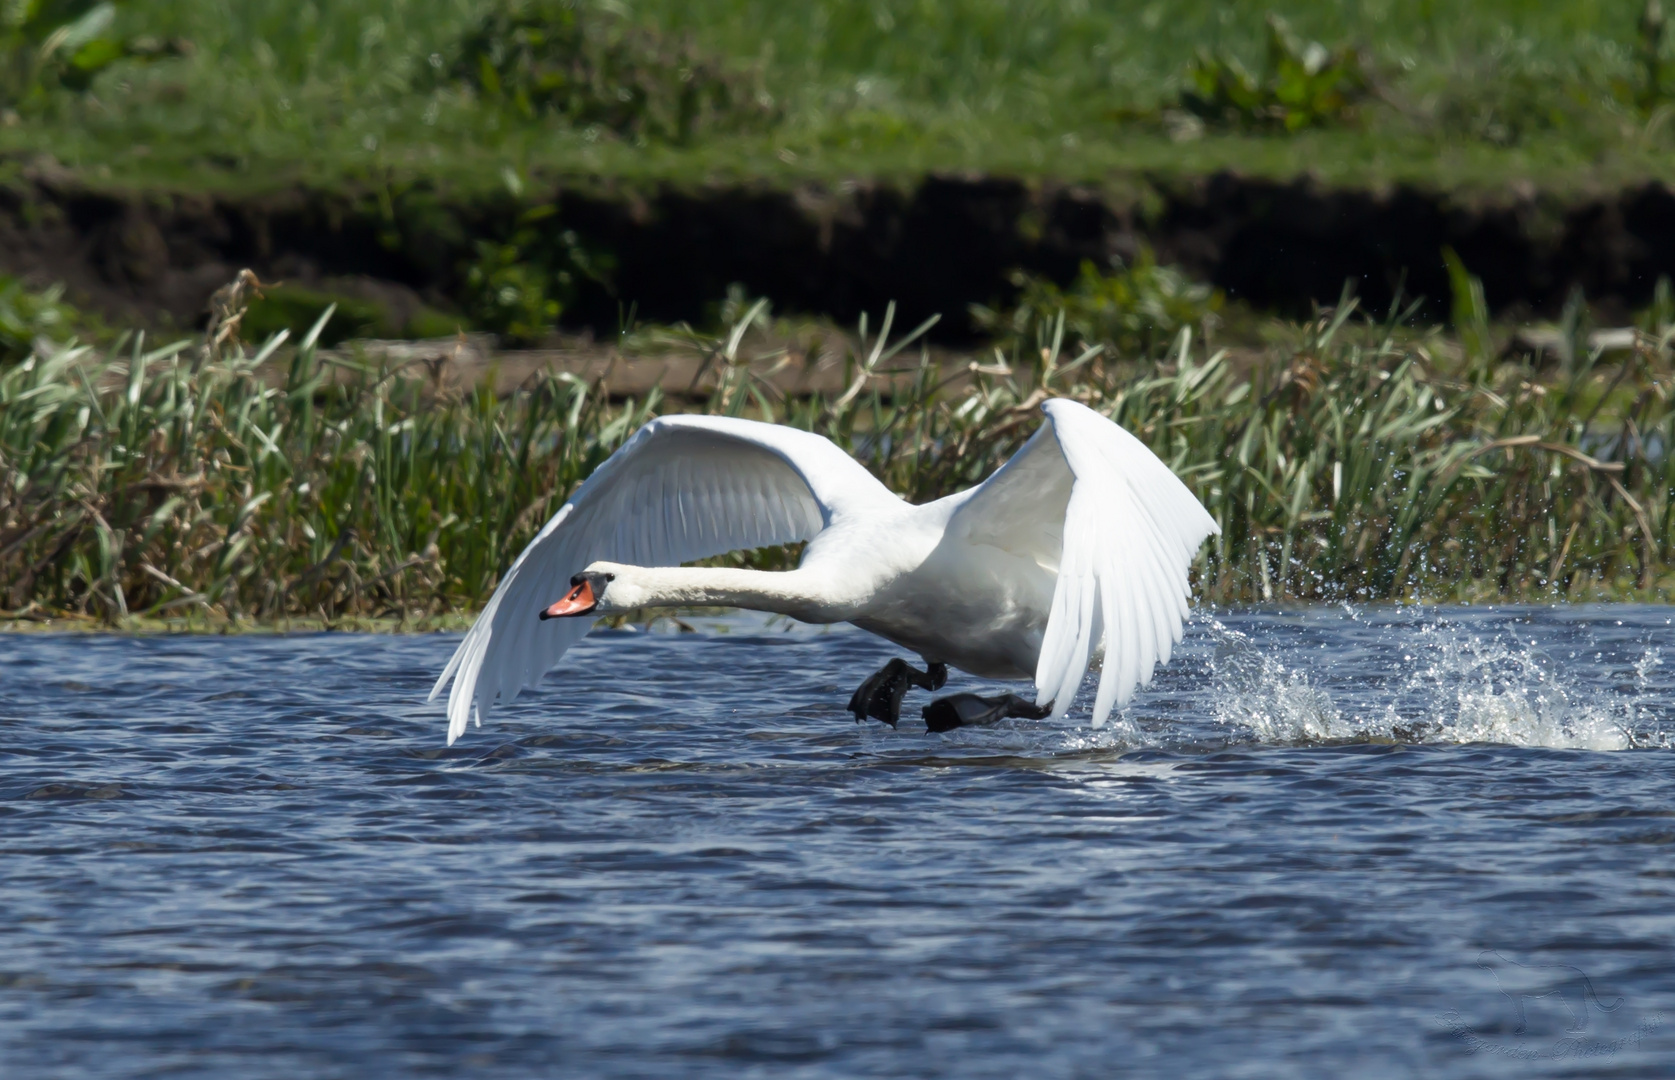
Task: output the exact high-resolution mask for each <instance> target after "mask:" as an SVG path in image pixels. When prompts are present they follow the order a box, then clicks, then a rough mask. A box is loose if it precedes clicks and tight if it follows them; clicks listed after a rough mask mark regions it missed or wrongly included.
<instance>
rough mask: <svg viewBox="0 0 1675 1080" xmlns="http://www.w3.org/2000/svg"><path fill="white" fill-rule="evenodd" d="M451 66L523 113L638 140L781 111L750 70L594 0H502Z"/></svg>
mask: <svg viewBox="0 0 1675 1080" xmlns="http://www.w3.org/2000/svg"><path fill="white" fill-rule="evenodd" d="M448 71H449V74H450V75H451V76H452V77H454V78H455V79H458V80H460V81H462V82H464V83H467V84H469V85H471V86H473V87H475V88H476V89H477V90H478V91H479V92H480V93H482V94H483V95H484V96H485V97H486V98H488V99H490V100H494V101H499V102H504V103H505V104H507V105H509V106H510V107H511V108H513V109H514V110H516V111H517V112H519V113H521V114H523V115H524V116H528V117H536V116H541V115H553V116H558V117H561V118H563V119H565V120H567V121H569V122H570V123H571V124H573V125H575V126H577V127H589V126H597V127H599V128H604V129H606V130H609V131H612V132H614V133H616V134H617V135H620V136H624V137H627V138H634V139H662V140H667V141H671V142H685V141H687V140H689V139H691V138H692V137H693V136H695V135H698V134H700V133H710V132H715V131H736V130H743V129H753V128H761V127H765V126H767V125H769V124H771V123H772V122H773V121H774V120H776V119H777V117H778V113H777V112H776V110H775V109H774V107H773V100H772V98H770V97H769V96H768V95H767V93H766V91H764V90H762V89H761V88H760V86H759V85H757V82H756V80H755V79H754V78H753V77H752V76H750V75H748V74H741V73H738V72H735V71H733V70H731V69H730V68H729V66H728V65H727V63H726V62H725V61H724V60H723V59H722V58H720V57H718V56H715V55H712V54H709V53H706V52H704V51H702V50H700V49H699V48H698V47H697V46H695V45H694V44H693V43H692V41H691V40H690V39H688V38H676V37H671V36H669V35H666V34H661V33H658V32H657V31H655V30H653V29H651V28H649V27H646V26H639V25H635V24H634V23H631V22H629V21H628V20H627V19H626V18H624V17H623V16H621V15H620V14H618V13H617V12H616V11H615V10H612V9H609V8H606V7H604V6H598V5H595V4H593V3H591V2H589V0H496V3H494V4H493V5H492V6H491V7H490V8H489V10H488V12H487V13H486V14H485V15H484V16H483V18H482V20H481V21H480V22H479V23H478V24H477V25H476V26H475V27H473V28H472V29H471V30H470V32H468V33H467V34H466V35H465V36H464V37H463V39H462V40H461V42H460V45H459V48H458V49H457V50H456V52H455V56H454V59H453V62H452V63H451V64H450V65H449V67H448Z"/></svg>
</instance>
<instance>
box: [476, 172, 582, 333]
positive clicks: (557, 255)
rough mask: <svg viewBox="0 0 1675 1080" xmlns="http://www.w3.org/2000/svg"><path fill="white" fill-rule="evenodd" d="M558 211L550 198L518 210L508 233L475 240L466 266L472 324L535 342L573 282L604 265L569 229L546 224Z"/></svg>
mask: <svg viewBox="0 0 1675 1080" xmlns="http://www.w3.org/2000/svg"><path fill="white" fill-rule="evenodd" d="M557 210H558V208H557V207H556V206H553V205H552V204H550V203H549V204H546V205H542V206H537V207H533V208H531V209H529V210H526V211H524V212H523V213H522V214H520V215H519V217H518V219H517V224H516V227H515V228H514V230H513V232H512V235H511V236H509V237H507V238H506V239H504V240H479V241H477V242H476V249H477V258H476V259H475V260H474V261H473V262H472V263H471V264H470V265H469V266H467V267H466V269H465V289H466V297H467V300H466V313H467V314H468V315H469V316H470V318H471V320H472V325H473V326H475V327H478V328H480V329H483V330H490V331H493V332H494V333H497V334H499V335H500V336H501V337H502V338H504V339H505V340H507V341H508V342H512V343H516V344H530V343H533V342H536V341H539V340H540V339H541V337H542V336H543V335H545V334H546V333H548V332H549V331H551V330H552V329H553V327H554V326H555V325H556V324H557V322H558V318H559V316H560V315H561V314H563V312H564V308H565V305H566V304H568V303H570V302H571V300H572V299H573V298H574V296H575V290H576V286H577V285H578V284H579V283H580V282H581V281H582V280H583V279H589V278H591V279H594V280H600V279H601V277H602V275H603V274H604V273H605V272H606V271H608V270H609V266H608V260H607V259H603V258H601V257H598V256H594V255H591V254H590V253H589V252H588V251H587V250H586V249H585V248H584V247H583V246H582V244H581V241H580V239H579V238H578V237H577V236H576V234H575V233H574V232H573V231H571V230H569V229H554V228H552V227H551V221H552V219H553V217H554V215H555V214H556V213H557ZM543 223H546V224H545V225H543Z"/></svg>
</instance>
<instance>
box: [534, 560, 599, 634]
mask: <svg viewBox="0 0 1675 1080" xmlns="http://www.w3.org/2000/svg"><path fill="white" fill-rule="evenodd" d="M615 580H616V575H615V574H612V573H609V572H607V571H603V570H595V569H593V568H592V567H589V568H588V569H586V570H583V571H582V572H581V573H579V574H577V575H576V576H574V577H572V578H571V579H570V591H569V592H567V593H565V594H564V598H563V599H562V600H558V601H555V602H554V603H553V604H551V605H550V606H548V607H546V608H545V609H543V610H542V612H541V619H542V621H545V620H547V619H562V618H566V617H568V616H572V615H591V614H593V613H594V612H596V611H598V610H599V609H600V608H602V607H604V606H605V603H606V601H605V592H606V590H607V589H608V588H609V587H610V583H611V582H613V581H615Z"/></svg>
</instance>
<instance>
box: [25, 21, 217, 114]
mask: <svg viewBox="0 0 1675 1080" xmlns="http://www.w3.org/2000/svg"><path fill="white" fill-rule="evenodd" d="M115 22H116V4H115V3H114V2H113V0H6V2H5V3H3V4H0V104H5V105H14V106H15V105H17V104H20V103H22V102H24V101H26V100H28V99H29V98H30V97H31V96H33V95H39V94H42V93H45V92H46V91H48V90H51V89H53V88H54V87H60V86H61V87H64V88H66V89H70V90H77V91H81V90H86V89H87V88H88V86H89V85H90V84H91V83H92V81H93V79H94V77H95V76H97V75H98V74H99V73H100V72H102V71H104V70H105V69H106V68H108V67H110V66H111V65H112V64H114V63H116V62H117V61H118V60H125V59H141V60H159V59H163V58H166V57H171V56H184V55H186V54H187V53H189V52H190V51H191V47H190V46H189V45H188V44H186V43H185V42H183V41H180V40H172V41H163V40H161V39H159V38H156V37H152V36H142V37H121V36H118V35H117V34H116V33H115V31H114V26H113V24H114V23H115Z"/></svg>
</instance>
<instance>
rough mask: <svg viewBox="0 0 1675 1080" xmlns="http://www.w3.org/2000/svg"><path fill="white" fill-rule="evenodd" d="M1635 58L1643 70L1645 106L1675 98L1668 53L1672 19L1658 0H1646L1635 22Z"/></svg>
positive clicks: (1642, 99)
mask: <svg viewBox="0 0 1675 1080" xmlns="http://www.w3.org/2000/svg"><path fill="white" fill-rule="evenodd" d="M1635 31H1636V34H1637V39H1636V41H1635V48H1634V53H1635V60H1636V61H1637V62H1638V63H1639V65H1640V69H1641V84H1640V87H1639V92H1638V94H1637V95H1636V98H1637V101H1638V103H1639V105H1640V107H1641V108H1642V109H1647V110H1650V109H1653V108H1656V107H1657V106H1658V105H1660V104H1662V103H1663V102H1664V101H1666V100H1668V99H1670V98H1675V76H1672V75H1671V74H1670V73H1669V72H1668V71H1666V70H1665V68H1666V67H1667V66H1668V64H1669V60H1668V58H1667V57H1666V56H1665V53H1666V52H1667V51H1668V43H1669V20H1668V19H1666V18H1665V17H1664V14H1663V5H1662V4H1660V3H1659V2H1658V0H1646V6H1645V7H1644V8H1642V9H1641V11H1640V19H1639V20H1638V21H1637V22H1636V23H1635Z"/></svg>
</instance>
